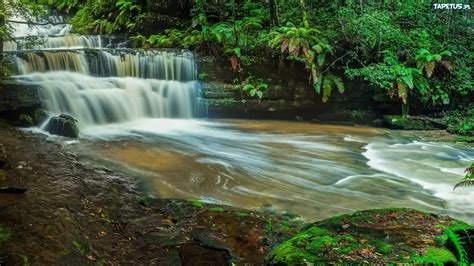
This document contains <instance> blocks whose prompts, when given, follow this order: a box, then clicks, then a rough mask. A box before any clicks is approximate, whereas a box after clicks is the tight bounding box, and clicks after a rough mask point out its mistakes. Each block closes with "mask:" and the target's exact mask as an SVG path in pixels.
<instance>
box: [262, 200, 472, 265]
mask: <svg viewBox="0 0 474 266" xmlns="http://www.w3.org/2000/svg"><path fill="white" fill-rule="evenodd" d="M469 235H471V238H472V235H474V227H473V226H470V225H468V224H465V223H463V222H460V221H457V220H454V219H452V218H450V217H448V216H442V215H438V214H431V213H425V212H420V211H417V210H412V209H381V210H368V211H360V212H356V213H354V214H352V215H341V216H337V217H333V218H330V219H327V220H323V221H320V222H316V223H314V224H311V225H309V226H306V227H305V228H304V229H303V230H302V231H301V233H300V234H298V235H296V236H295V237H293V238H291V239H290V240H288V241H286V242H283V243H282V244H280V245H279V246H278V247H277V248H275V249H274V250H273V251H272V252H271V253H270V254H269V255H268V256H267V264H269V265H305V264H306V265H308V263H310V264H311V263H351V264H352V263H356V264H359V263H370V264H387V263H420V264H446V263H449V264H462V265H466V264H467V265H469V263H472V260H473V258H472V257H473V255H474V245H473V243H471V242H469V239H470V238H469Z"/></svg>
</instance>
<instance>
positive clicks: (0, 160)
mask: <svg viewBox="0 0 474 266" xmlns="http://www.w3.org/2000/svg"><path fill="white" fill-rule="evenodd" d="M6 163H7V150H6V149H5V146H3V144H0V167H2V166H4V165H5V164H6Z"/></svg>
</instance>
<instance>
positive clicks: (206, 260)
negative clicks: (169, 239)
mask: <svg viewBox="0 0 474 266" xmlns="http://www.w3.org/2000/svg"><path fill="white" fill-rule="evenodd" d="M230 258H231V256H230V254H229V252H228V251H227V250H223V249H215V248H209V247H204V246H201V245H199V244H196V243H187V244H184V245H182V247H181V259H182V263H183V264H182V265H193V266H194V265H229V261H230Z"/></svg>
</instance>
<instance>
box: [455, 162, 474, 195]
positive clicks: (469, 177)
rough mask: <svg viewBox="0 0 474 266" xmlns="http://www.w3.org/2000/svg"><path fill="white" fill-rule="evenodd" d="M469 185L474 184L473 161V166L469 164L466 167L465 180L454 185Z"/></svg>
mask: <svg viewBox="0 0 474 266" xmlns="http://www.w3.org/2000/svg"><path fill="white" fill-rule="evenodd" d="M468 186H471V187H472V186H474V163H471V166H469V167H468V168H467V169H466V176H465V177H464V180H462V181H461V182H459V183H457V184H456V185H455V186H454V189H456V188H457V187H468Z"/></svg>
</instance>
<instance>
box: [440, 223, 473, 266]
mask: <svg viewBox="0 0 474 266" xmlns="http://www.w3.org/2000/svg"><path fill="white" fill-rule="evenodd" d="M444 234H445V235H446V236H447V237H448V239H449V240H450V241H451V242H452V243H453V245H454V247H455V248H456V251H457V252H458V255H459V265H467V263H468V260H469V259H468V256H467V252H466V250H465V249H464V247H463V244H464V243H463V242H462V241H461V239H459V237H458V235H457V234H456V233H455V232H454V231H453V230H451V229H445V230H444Z"/></svg>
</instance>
